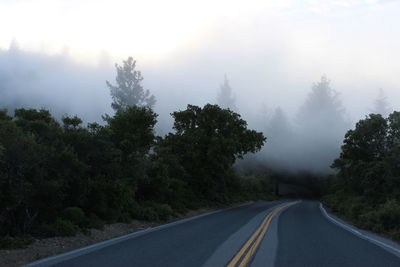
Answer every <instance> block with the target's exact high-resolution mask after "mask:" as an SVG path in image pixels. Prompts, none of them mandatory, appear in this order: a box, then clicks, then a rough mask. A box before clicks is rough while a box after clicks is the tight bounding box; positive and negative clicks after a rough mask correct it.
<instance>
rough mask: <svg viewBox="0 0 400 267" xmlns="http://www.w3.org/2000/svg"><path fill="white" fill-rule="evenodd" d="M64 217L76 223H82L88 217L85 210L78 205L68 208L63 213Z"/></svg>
mask: <svg viewBox="0 0 400 267" xmlns="http://www.w3.org/2000/svg"><path fill="white" fill-rule="evenodd" d="M62 218H63V219H64V220H67V221H70V222H72V223H74V224H76V225H82V224H83V223H84V222H85V219H86V217H85V212H84V211H83V210H82V209H81V208H78V207H69V208H66V209H65V210H64V211H63V213H62Z"/></svg>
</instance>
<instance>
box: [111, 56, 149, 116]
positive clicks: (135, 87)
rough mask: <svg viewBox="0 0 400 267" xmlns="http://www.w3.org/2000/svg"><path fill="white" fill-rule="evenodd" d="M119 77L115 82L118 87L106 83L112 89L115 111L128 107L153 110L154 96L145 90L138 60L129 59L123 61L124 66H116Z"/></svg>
mask: <svg viewBox="0 0 400 267" xmlns="http://www.w3.org/2000/svg"><path fill="white" fill-rule="evenodd" d="M115 68H116V70H117V77H116V78H115V81H116V83H117V85H112V84H111V83H110V82H109V81H106V83H107V86H108V88H110V93H111V97H112V100H113V103H112V104H111V106H112V108H113V109H114V110H115V111H124V110H126V109H127V108H128V107H132V106H137V107H149V108H152V107H153V106H154V104H155V103H156V99H155V97H154V96H153V95H150V91H149V90H145V89H143V86H142V81H143V77H142V73H141V72H140V71H138V70H136V60H133V58H132V57H129V58H128V59H127V60H124V61H123V66H119V65H118V64H115Z"/></svg>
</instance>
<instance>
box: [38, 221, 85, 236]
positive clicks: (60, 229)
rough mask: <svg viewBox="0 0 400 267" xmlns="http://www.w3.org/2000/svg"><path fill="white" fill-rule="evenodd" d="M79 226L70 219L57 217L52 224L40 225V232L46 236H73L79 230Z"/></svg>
mask: <svg viewBox="0 0 400 267" xmlns="http://www.w3.org/2000/svg"><path fill="white" fill-rule="evenodd" d="M79 230H80V229H79V227H78V226H77V225H75V224H73V223H72V222H70V221H66V220H62V219H57V220H56V221H55V222H54V223H52V224H45V225H43V226H42V229H41V231H40V232H41V234H42V235H44V236H46V237H52V236H74V235H76V234H77V233H78V232H79Z"/></svg>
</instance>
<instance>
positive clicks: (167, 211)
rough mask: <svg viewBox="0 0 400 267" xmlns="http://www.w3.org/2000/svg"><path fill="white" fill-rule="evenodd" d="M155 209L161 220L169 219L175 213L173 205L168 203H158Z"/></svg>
mask: <svg viewBox="0 0 400 267" xmlns="http://www.w3.org/2000/svg"><path fill="white" fill-rule="evenodd" d="M154 209H155V211H156V213H157V215H158V218H159V220H161V221H167V220H168V219H169V218H170V217H171V215H173V213H174V211H173V210H172V208H171V206H170V205H168V204H157V205H155V207H154Z"/></svg>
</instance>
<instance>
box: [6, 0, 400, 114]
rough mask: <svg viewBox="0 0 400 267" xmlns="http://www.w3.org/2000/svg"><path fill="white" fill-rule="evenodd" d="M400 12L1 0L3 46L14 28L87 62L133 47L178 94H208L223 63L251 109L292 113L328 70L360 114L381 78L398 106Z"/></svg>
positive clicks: (296, 1) (174, 1)
mask: <svg viewBox="0 0 400 267" xmlns="http://www.w3.org/2000/svg"><path fill="white" fill-rule="evenodd" d="M399 14H400V1H388V0H386V1H384V0H350V1H344V0H332V1H329V0H324V1H322V0H321V1H319V0H277V1H265V0H253V1H235V0H220V1H218V0H202V1H188V0H169V1H165V0H146V1H143V0H140V1H132V0H130V1H122V0H0V32H1V34H0V48H3V49H6V48H8V46H9V44H10V41H11V40H12V39H14V38H15V39H16V40H17V42H18V44H19V46H20V47H21V49H24V50H28V51H37V52H41V53H47V54H54V53H60V51H61V52H62V53H66V54H69V55H70V56H71V57H73V58H74V59H75V60H76V61H78V62H81V63H88V64H93V63H97V62H98V57H99V55H102V56H103V57H104V56H105V55H106V56H107V57H109V58H110V61H111V62H115V61H119V60H121V59H122V58H124V57H126V56H128V55H131V56H133V57H134V58H136V59H138V61H139V62H138V66H139V68H141V69H142V70H143V73H144V77H145V82H146V83H147V85H148V87H150V89H153V90H154V91H156V92H157V95H158V98H159V99H160V98H162V97H163V95H165V96H167V95H171V94H172V95H176V96H177V97H178V96H179V97H180V98H181V102H182V103H184V102H196V101H197V102H198V103H195V104H201V103H204V102H210V99H212V98H215V95H216V90H217V89H218V86H219V83H221V82H222V81H223V75H224V74H225V73H227V74H228V77H229V79H230V80H231V84H232V87H233V88H234V90H235V92H236V95H237V98H238V99H239V100H240V102H241V105H242V110H244V109H247V108H248V107H249V106H250V105H251V107H252V109H253V110H254V112H257V111H258V109H261V106H262V105H267V106H269V107H271V108H274V107H276V106H283V108H284V109H285V110H287V111H288V112H289V113H294V112H295V111H296V110H297V109H298V106H299V105H300V104H301V102H302V101H300V100H303V99H304V98H305V97H306V94H307V92H308V91H309V90H310V86H311V84H312V83H313V82H315V81H317V80H318V79H319V77H320V76H321V75H323V74H326V75H327V76H328V77H329V78H330V79H331V80H332V86H333V87H334V89H336V90H337V91H339V92H341V94H342V99H343V101H344V103H345V105H346V107H347V109H348V110H349V116H351V117H354V118H358V117H360V116H361V115H363V114H364V113H365V112H366V110H368V108H369V106H371V105H372V102H373V99H372V98H373V97H374V96H375V95H376V94H377V90H378V89H379V88H383V89H384V90H385V91H386V93H387V95H388V96H389V101H390V102H391V104H392V105H393V106H394V108H397V107H400V101H398V100H397V99H400V94H399V91H400V49H399V47H400V18H399ZM160 86H164V88H165V90H162V89H161V88H159V87H160ZM172 88H173V90H174V91H173V92H171V90H172ZM188 90H189V91H190V90H192V91H195V92H196V93H197V94H195V95H196V98H195V99H193V94H182V93H184V92H187V91H188ZM161 101H162V99H161ZM243 106H245V107H244V108H243ZM239 108H240V105H239Z"/></svg>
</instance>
